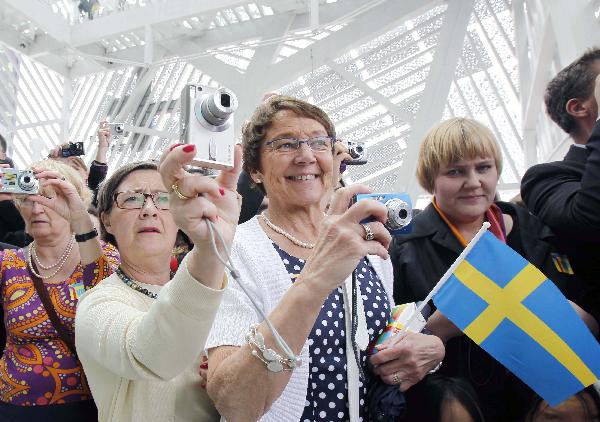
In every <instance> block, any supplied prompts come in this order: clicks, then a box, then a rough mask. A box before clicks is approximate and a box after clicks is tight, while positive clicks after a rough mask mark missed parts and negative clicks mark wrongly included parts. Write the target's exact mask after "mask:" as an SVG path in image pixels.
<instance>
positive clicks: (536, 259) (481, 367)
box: [390, 202, 600, 421]
mask: <svg viewBox="0 0 600 422" xmlns="http://www.w3.org/2000/svg"><path fill="white" fill-rule="evenodd" d="M496 204H497V205H498V206H499V207H500V209H501V210H502V212H503V213H504V214H508V215H510V216H511V217H512V218H513V222H514V224H513V229H512V231H511V232H510V233H509V235H508V237H507V244H508V245H509V246H510V247H511V248H513V249H514V250H516V251H517V252H518V253H520V254H521V255H522V256H523V257H524V258H525V259H527V260H528V261H529V262H531V263H532V264H533V265H535V266H536V267H538V268H539V269H540V270H542V272H543V273H544V274H545V275H546V276H547V277H548V278H549V279H550V280H552V281H553V282H554V283H555V284H556V285H557V286H558V287H559V289H560V290H561V291H562V292H563V294H565V296H567V298H569V299H571V300H572V301H573V302H575V303H577V304H579V305H580V306H582V307H583V308H584V309H586V310H587V311H588V312H590V313H592V314H593V315H594V316H595V317H596V318H597V319H598V318H600V313H599V312H598V311H597V307H598V305H599V304H600V300H599V297H600V293H599V292H598V289H595V290H594V291H592V289H590V288H589V284H588V283H584V282H582V281H581V280H579V279H577V278H576V277H575V276H572V275H568V274H563V273H560V272H558V270H557V269H556V267H555V266H554V263H553V261H552V258H551V256H550V252H551V245H550V243H549V241H551V240H552V239H553V237H554V235H553V233H552V231H551V230H550V229H549V228H548V227H547V226H545V225H544V224H543V223H542V222H541V221H540V220H539V219H537V218H536V217H535V216H533V215H531V214H529V213H528V212H527V210H525V209H524V208H522V207H519V206H517V205H514V204H511V203H506V202H497V203H496ZM462 249H463V247H462V246H461V244H460V243H459V242H458V240H457V239H456V237H455V236H454V234H453V233H452V232H451V231H450V229H449V228H448V226H447V225H446V223H445V222H444V221H443V220H442V219H441V218H440V216H439V214H438V213H437V211H436V210H435V208H434V207H433V205H429V206H428V207H427V208H426V209H425V210H424V211H422V212H421V213H419V214H418V215H417V216H416V217H415V218H414V219H413V222H412V233H410V234H406V235H400V236H396V237H395V238H394V240H393V242H392V245H391V246H390V256H391V259H392V264H393V265H394V300H395V302H396V303H398V304H400V303H406V302H415V301H420V300H423V299H424V298H425V296H427V294H428V293H429V292H430V291H431V289H432V288H433V286H434V285H435V284H436V283H437V282H438V281H439V279H440V278H441V277H442V275H443V274H444V272H445V271H446V270H447V269H448V268H449V267H450V265H452V263H453V262H454V260H455V259H456V258H457V257H458V255H459V254H460V252H461V251H462ZM599 321H600V319H599ZM440 372H441V373H442V374H445V375H448V376H458V377H462V378H464V379H465V380H467V381H468V382H470V383H472V385H473V387H474V388H475V390H476V391H477V392H478V393H479V394H480V399H481V404H482V408H483V410H484V413H485V416H486V420H492V421H494V420H498V421H502V420H518V419H519V418H520V417H521V416H522V415H523V413H524V412H526V410H527V407H528V405H529V400H530V397H531V396H532V392H531V390H530V389H529V388H528V387H527V386H525V385H524V384H523V383H521V382H520V381H519V380H518V379H517V378H516V377H514V375H512V374H511V373H510V372H509V371H508V370H506V369H505V368H504V367H503V366H501V365H500V364H499V363H497V362H496V361H495V359H494V358H492V357H491V356H490V355H488V354H487V353H486V352H485V351H483V350H482V349H480V348H479V347H478V346H477V345H475V343H473V342H471V340H469V339H468V338H467V337H466V336H460V337H458V338H455V339H452V340H450V341H449V342H448V344H447V345H446V357H445V358H444V363H443V364H442V369H441V370H440ZM409 398H410V396H409ZM511 401H512V402H513V404H514V405H513V408H512V409H507V408H506V407H507V406H506V404H507V403H508V402H511ZM409 406H410V403H409ZM508 407H510V406H508ZM506 412H514V413H506Z"/></svg>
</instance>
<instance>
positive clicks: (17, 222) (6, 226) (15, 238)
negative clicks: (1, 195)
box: [0, 201, 29, 247]
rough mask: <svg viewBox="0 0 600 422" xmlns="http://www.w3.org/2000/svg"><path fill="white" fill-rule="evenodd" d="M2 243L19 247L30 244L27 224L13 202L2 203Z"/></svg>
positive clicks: (0, 232)
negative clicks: (26, 228) (26, 230)
mask: <svg viewBox="0 0 600 422" xmlns="http://www.w3.org/2000/svg"><path fill="white" fill-rule="evenodd" d="M0 242H4V243H9V244H11V245H15V246H19V247H23V246H25V245H27V244H28V243H29V239H28V236H27V234H26V233H25V222H24V221H23V218H22V217H21V214H19V211H18V210H17V207H15V204H14V203H13V201H0Z"/></svg>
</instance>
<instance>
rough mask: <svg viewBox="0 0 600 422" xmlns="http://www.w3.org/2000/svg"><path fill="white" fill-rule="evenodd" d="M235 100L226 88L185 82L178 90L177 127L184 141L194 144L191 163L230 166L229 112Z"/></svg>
mask: <svg viewBox="0 0 600 422" xmlns="http://www.w3.org/2000/svg"><path fill="white" fill-rule="evenodd" d="M237 108H238V100H237V97H236V95H235V94H234V93H233V91H231V90H229V89H227V88H218V89H215V88H210V87H207V86H203V85H186V86H185V87H184V88H183V91H182V92H181V114H180V126H179V127H180V130H181V139H182V141H183V142H184V143H186V144H194V145H196V157H195V158H194V160H193V161H192V166H196V167H206V168H211V169H218V170H224V169H230V168H233V155H234V153H233V150H234V146H235V134H234V127H233V114H234V112H235V111H236V110H237Z"/></svg>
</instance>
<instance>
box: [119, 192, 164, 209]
mask: <svg viewBox="0 0 600 422" xmlns="http://www.w3.org/2000/svg"><path fill="white" fill-rule="evenodd" d="M148 198H151V199H152V202H153V203H154V206H155V207H156V208H158V209H159V210H168V209H169V205H170V204H169V193H168V192H154V193H143V192H117V193H115V195H114V196H113V200H114V201H115V203H116V204H117V207H119V208H121V209H123V210H139V209H142V208H144V204H145V203H146V199H148Z"/></svg>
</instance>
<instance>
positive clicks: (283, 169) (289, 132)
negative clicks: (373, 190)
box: [252, 110, 333, 207]
mask: <svg viewBox="0 0 600 422" xmlns="http://www.w3.org/2000/svg"><path fill="white" fill-rule="evenodd" d="M316 136H327V131H326V130H325V127H323V125H322V124H321V123H319V122H317V121H316V120H313V119H311V118H307V117H301V116H298V115H297V114H295V113H293V112H292V111H289V110H282V111H279V112H277V114H276V115H275V118H274V119H273V123H272V124H271V126H270V127H269V129H268V130H267V131H266V134H265V137H264V139H265V141H263V145H262V146H261V152H260V171H256V172H254V173H253V174H252V178H253V180H254V181H255V182H259V183H262V184H263V186H264V188H265V190H266V192H267V196H268V198H269V204H270V206H273V205H275V206H277V204H282V205H285V206H292V207H310V206H320V201H321V199H322V197H323V196H324V195H325V194H326V193H327V191H328V189H329V187H330V186H331V179H332V169H333V156H332V152H331V150H330V149H329V150H326V151H320V152H314V151H312V150H311V149H310V147H309V146H308V145H307V144H306V143H303V144H301V146H300V148H299V149H298V150H297V151H292V152H287V153H279V152H276V151H274V150H272V149H271V148H269V147H267V146H265V142H268V141H270V140H273V139H278V138H281V137H291V138H297V139H308V138H313V137H316Z"/></svg>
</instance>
